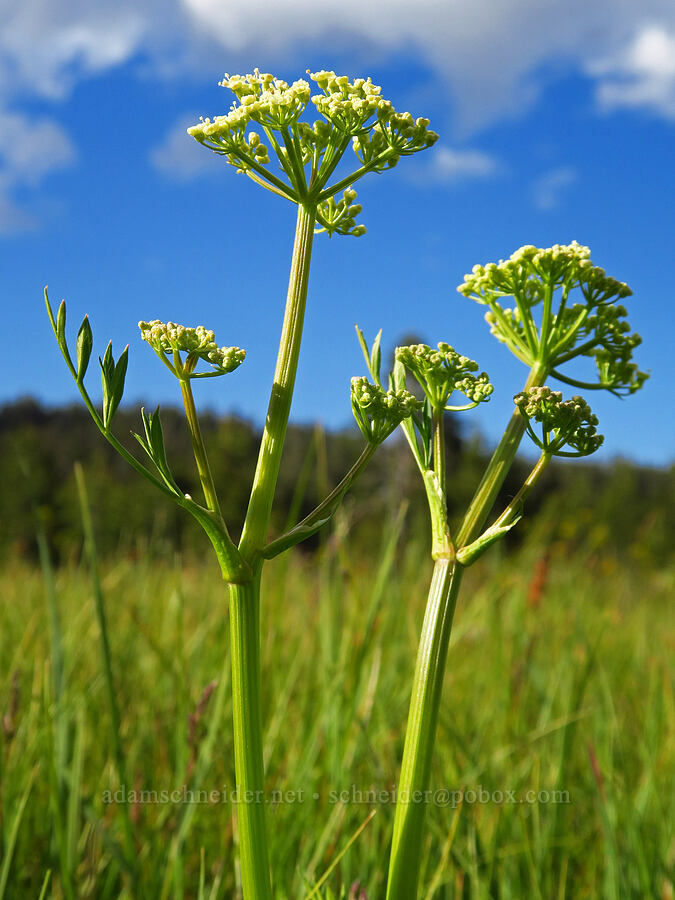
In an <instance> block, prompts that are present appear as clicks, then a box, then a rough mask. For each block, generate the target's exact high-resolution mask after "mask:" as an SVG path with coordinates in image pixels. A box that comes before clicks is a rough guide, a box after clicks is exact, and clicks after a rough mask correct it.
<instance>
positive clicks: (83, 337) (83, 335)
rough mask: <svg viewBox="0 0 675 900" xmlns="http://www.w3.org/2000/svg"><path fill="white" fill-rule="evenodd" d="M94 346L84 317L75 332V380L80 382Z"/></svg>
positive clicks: (87, 319)
mask: <svg viewBox="0 0 675 900" xmlns="http://www.w3.org/2000/svg"><path fill="white" fill-rule="evenodd" d="M93 346H94V338H93V335H92V333H91V325H90V324H89V316H85V317H84V319H83V320H82V324H81V325H80V330H79V331H78V332H77V344H76V351H77V380H78V382H81V381H82V379H83V378H84V376H85V373H86V371H87V366H88V365H89V359H90V357H91V350H92V347H93Z"/></svg>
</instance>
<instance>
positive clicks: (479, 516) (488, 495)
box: [457, 363, 548, 547]
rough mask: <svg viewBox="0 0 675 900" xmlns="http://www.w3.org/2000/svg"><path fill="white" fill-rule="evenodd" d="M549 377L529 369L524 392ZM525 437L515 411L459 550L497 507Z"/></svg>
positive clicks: (470, 511) (467, 520)
mask: <svg viewBox="0 0 675 900" xmlns="http://www.w3.org/2000/svg"><path fill="white" fill-rule="evenodd" d="M547 376H548V369H547V368H546V367H545V366H543V365H541V364H540V363H536V364H535V365H534V366H532V368H531V369H530V374H529V376H528V379H527V381H526V382H525V390H528V388H531V387H541V385H542V384H544V382H545V381H546V378H547ZM524 433H525V419H524V418H523V417H522V416H521V414H520V413H519V412H518V410H517V409H516V410H514V412H513V415H512V416H511V418H510V420H509V424H508V425H507V426H506V431H505V432H504V436H503V437H502V439H501V441H500V442H499V445H498V446H497V449H496V450H495V452H494V453H493V454H492V459H491V460H490V462H489V464H488V467H487V469H486V470H485V474H484V475H483V478H482V479H481V482H480V484H479V485H478V488H477V489H476V493H475V494H474V496H473V500H472V501H471V504H470V506H469V509H468V510H467V513H466V515H465V516H464V519H463V520H462V524H461V527H460V529H459V533H458V535H457V546H458V547H464V546H466V545H467V544H470V543H471V542H472V541H473V540H475V538H476V537H477V536H478V534H479V532H480V530H481V528H482V527H483V525H484V523H485V520H486V518H487V517H488V515H489V513H490V510H491V509H492V506H493V505H494V502H495V500H496V498H497V494H498V493H499V489H500V487H501V486H502V484H503V483H504V479H505V478H506V476H507V474H508V471H509V469H510V468H511V466H512V464H513V460H514V459H515V457H516V453H517V451H518V447H519V446H520V442H521V440H522V438H523V435H524Z"/></svg>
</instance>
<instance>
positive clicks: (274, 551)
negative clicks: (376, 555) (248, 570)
mask: <svg viewBox="0 0 675 900" xmlns="http://www.w3.org/2000/svg"><path fill="white" fill-rule="evenodd" d="M377 447H378V445H377V444H366V446H365V447H364V448H363V450H362V451H361V455H360V456H359V458H358V459H357V460H356V462H355V463H354V465H353V466H352V467H351V469H350V470H349V472H347V474H346V475H345V477H344V478H343V479H342V481H341V482H340V483H339V484H338V485H337V487H335V488H333V490H332V491H331V492H330V494H328V496H327V497H325V498H324V499H323V500H322V501H321V503H320V504H319V505H318V506H317V507H315V509H313V510H312V512H311V513H309V514H308V515H307V516H305V518H304V519H303V520H302V521H301V522H298V524H297V525H294V526H293V527H292V528H290V529H289V530H288V531H287V532H286V533H285V534H282V535H281V536H280V537H278V538H277V539H276V540H274V541H270V543H269V544H267V545H266V546H265V547H264V548H263V550H262V555H263V557H264V558H265V559H273V558H274V557H275V556H278V555H279V554H280V553H283V551H284V550H288V549H289V547H294V546H295V545H296V544H299V543H300V541H304V540H305V539H306V538H308V537H310V536H311V535H312V534H315V533H316V532H317V531H318V530H319V528H322V527H323V526H324V525H325V524H326V522H327V521H328V520H329V519H330V518H331V517H332V516H333V515H334V514H335V512H336V510H337V508H338V506H339V504H340V502H341V501H342V498H343V497H344V495H345V494H346V493H347V491H348V490H349V489H350V488H351V486H352V484H353V483H354V482H355V481H356V479H357V478H358V477H359V475H360V474H361V472H362V471H363V469H365V467H366V466H367V465H368V463H369V462H370V459H371V457H372V456H373V454H374V453H375V451H376V450H377Z"/></svg>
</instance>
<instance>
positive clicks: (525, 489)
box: [492, 453, 551, 528]
mask: <svg viewBox="0 0 675 900" xmlns="http://www.w3.org/2000/svg"><path fill="white" fill-rule="evenodd" d="M550 461H551V454H550V453H542V454H541V456H540V457H539V459H538V460H537V464H536V465H535V466H534V468H533V469H532V471H531V472H530V474H529V475H528V476H527V478H526V479H525V481H524V482H523V486H522V487H521V489H520V490H519V491H518V493H517V494H516V496H515V497H514V498H513V500H511V502H510V503H509V505H508V506H507V507H506V509H505V510H504V512H503V513H502V514H501V516H500V517H499V518H498V519H497V521H496V522H495V523H494V525H493V526H492V527H493V528H502V527H503V526H504V525H508V524H509V523H510V522H511V520H512V519H513V517H514V516H515V515H516V514H517V512H518V510H519V508H520V507H521V505H522V503H523V501H524V500H525V498H526V497H527V495H528V494H529V493H530V491H531V490H532V488H533V487H534V486H535V484H536V483H537V482H538V481H539V479H540V477H541V475H542V473H543V471H544V469H545V468H546V467H547V466H548V464H549V463H550Z"/></svg>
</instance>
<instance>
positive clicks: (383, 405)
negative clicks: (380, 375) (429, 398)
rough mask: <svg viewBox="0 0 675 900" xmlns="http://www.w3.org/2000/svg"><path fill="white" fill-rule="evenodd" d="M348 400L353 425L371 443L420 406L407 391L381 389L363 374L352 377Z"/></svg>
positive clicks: (375, 442)
mask: <svg viewBox="0 0 675 900" xmlns="http://www.w3.org/2000/svg"><path fill="white" fill-rule="evenodd" d="M351 402H352V412H353V413H354V418H355V419H356V424H357V425H358V426H359V428H360V430H361V433H362V434H363V436H364V438H365V439H366V440H367V441H368V443H371V444H380V443H382V441H383V440H384V439H385V438H386V437H388V436H389V435H390V434H391V433H392V431H394V429H395V428H397V426H398V425H400V423H401V422H402V421H403V419H406V418H407V417H408V416H411V415H412V414H413V413H414V412H415V411H416V410H417V409H419V407H420V406H421V404H420V402H419V401H418V400H417V399H416V398H415V396H414V395H413V394H411V393H409V392H408V391H406V390H400V391H394V390H389V391H385V390H384V388H382V387H380V386H379V385H377V384H371V383H370V382H369V381H368V379H367V378H363V377H358V378H352V384H351Z"/></svg>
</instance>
